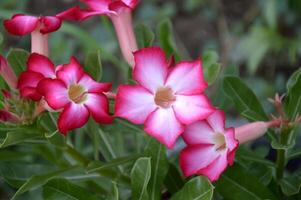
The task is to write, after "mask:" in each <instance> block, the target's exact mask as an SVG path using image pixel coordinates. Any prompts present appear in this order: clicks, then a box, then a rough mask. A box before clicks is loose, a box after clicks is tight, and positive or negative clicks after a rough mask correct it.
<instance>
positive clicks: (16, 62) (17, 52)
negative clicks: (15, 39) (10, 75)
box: [7, 49, 29, 76]
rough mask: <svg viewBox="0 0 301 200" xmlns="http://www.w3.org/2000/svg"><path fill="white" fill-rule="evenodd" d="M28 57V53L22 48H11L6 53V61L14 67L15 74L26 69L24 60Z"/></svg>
mask: <svg viewBox="0 0 301 200" xmlns="http://www.w3.org/2000/svg"><path fill="white" fill-rule="evenodd" d="M28 57H29V53H28V52H27V51H25V50H23V49H11V50H10V51H9V52H8V55H7V61H8V62H9V64H10V65H11V67H12V68H13V69H14V71H15V73H16V74H17V76H19V75H20V74H21V72H23V71H25V69H26V62H27V59H28Z"/></svg>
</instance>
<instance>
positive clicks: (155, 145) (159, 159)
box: [145, 138, 169, 200]
mask: <svg viewBox="0 0 301 200" xmlns="http://www.w3.org/2000/svg"><path fill="white" fill-rule="evenodd" d="M145 155H146V156H147V157H150V158H151V168H152V172H151V175H152V176H151V179H150V182H149V185H148V194H149V199H150V200H157V199H161V187H162V185H163V181H164V179H165V177H166V174H167V172H168V168H169V163H168V160H167V157H166V148H165V146H164V145H163V144H160V143H159V142H158V141H156V140H155V139H153V138H150V140H149V143H148V145H147V147H146V150H145Z"/></svg>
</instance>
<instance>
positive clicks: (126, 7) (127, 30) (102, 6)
mask: <svg viewBox="0 0 301 200" xmlns="http://www.w3.org/2000/svg"><path fill="white" fill-rule="evenodd" d="M81 1H82V2H83V3H84V4H86V5H87V7H88V9H85V10H83V9H80V8H79V7H78V6H77V7H73V8H71V9H69V10H67V11H65V12H62V13H60V14H59V15H57V16H58V17H60V18H62V19H69V20H78V21H81V20H85V19H87V18H89V17H91V16H95V15H107V16H108V17H110V19H111V21H112V23H113V25H114V27H115V31H116V34H117V38H118V41H119V45H120V48H121V52H122V54H123V57H124V58H125V60H126V61H127V62H128V64H129V65H130V66H132V67H133V66H134V57H133V52H135V51H136V50H137V49H138V47H137V42H136V38H135V34H134V30H133V25H132V11H133V10H134V9H135V7H136V6H137V4H138V0H81Z"/></svg>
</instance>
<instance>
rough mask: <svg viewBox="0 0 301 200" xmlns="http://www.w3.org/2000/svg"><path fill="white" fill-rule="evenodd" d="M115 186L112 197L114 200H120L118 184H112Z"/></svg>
mask: <svg viewBox="0 0 301 200" xmlns="http://www.w3.org/2000/svg"><path fill="white" fill-rule="evenodd" d="M112 184H113V191H112V193H113V195H112V198H111V199H112V200H119V191H118V186H117V183H116V182H112Z"/></svg>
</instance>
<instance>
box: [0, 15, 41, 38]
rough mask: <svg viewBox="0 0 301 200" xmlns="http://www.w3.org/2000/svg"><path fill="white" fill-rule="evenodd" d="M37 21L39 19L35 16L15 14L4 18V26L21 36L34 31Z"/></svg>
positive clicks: (10, 31)
mask: <svg viewBox="0 0 301 200" xmlns="http://www.w3.org/2000/svg"><path fill="white" fill-rule="evenodd" d="M38 23H39V19H38V18H37V17H33V16H28V15H24V14H17V15H14V16H13V17H12V18H11V19H8V20H4V27H5V28H6V30H7V31H8V32H9V33H11V34H13V35H19V36H23V35H26V34H28V33H31V32H32V31H34V30H35V29H36V28H37V26H38Z"/></svg>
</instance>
